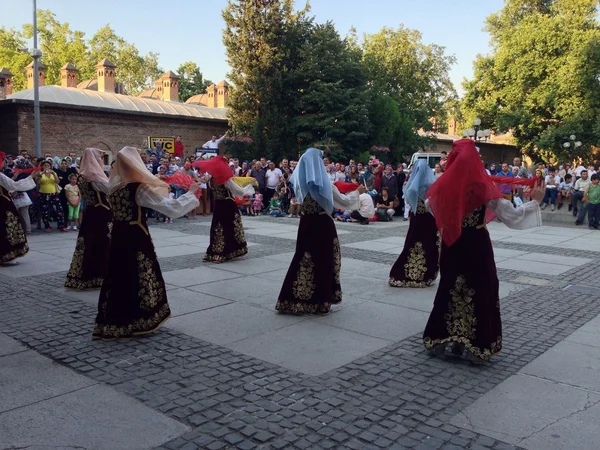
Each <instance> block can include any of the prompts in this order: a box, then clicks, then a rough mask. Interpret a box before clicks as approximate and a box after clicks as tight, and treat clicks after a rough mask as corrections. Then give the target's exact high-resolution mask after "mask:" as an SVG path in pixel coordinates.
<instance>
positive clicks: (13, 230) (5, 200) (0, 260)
mask: <svg viewBox="0 0 600 450" xmlns="http://www.w3.org/2000/svg"><path fill="white" fill-rule="evenodd" d="M4 156H5V153H4V152H0V265H9V264H11V263H12V262H13V261H14V260H15V259H17V258H19V257H21V256H25V255H26V254H27V252H29V245H28V244H27V235H26V234H25V230H24V229H23V225H21V221H20V220H19V212H18V210H17V207H16V206H15V204H14V202H13V199H12V197H11V196H10V192H25V191H29V190H31V189H33V188H35V181H33V178H32V177H31V176H29V177H27V178H25V179H23V180H19V181H14V180H11V179H10V178H8V177H7V176H6V175H4V173H2V171H3V169H4V164H5V161H4Z"/></svg>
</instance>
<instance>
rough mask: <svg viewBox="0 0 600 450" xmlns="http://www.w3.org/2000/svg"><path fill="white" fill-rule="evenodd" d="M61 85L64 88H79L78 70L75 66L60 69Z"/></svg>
mask: <svg viewBox="0 0 600 450" xmlns="http://www.w3.org/2000/svg"><path fill="white" fill-rule="evenodd" d="M60 85H61V86H62V87H71V88H76V87H77V69H76V68H75V66H74V65H73V64H65V65H64V66H62V67H61V68H60Z"/></svg>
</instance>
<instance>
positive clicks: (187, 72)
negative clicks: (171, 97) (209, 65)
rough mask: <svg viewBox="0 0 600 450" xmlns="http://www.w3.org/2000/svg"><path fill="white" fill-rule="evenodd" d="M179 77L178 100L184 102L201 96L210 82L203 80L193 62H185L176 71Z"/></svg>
mask: <svg viewBox="0 0 600 450" xmlns="http://www.w3.org/2000/svg"><path fill="white" fill-rule="evenodd" d="M177 74H178V75H179V99H180V100H181V101H182V102H185V101H186V100H187V99H188V98H190V97H191V96H192V95H196V94H203V93H204V92H205V91H206V88H207V87H208V86H210V85H211V84H212V81H210V80H206V79H204V77H203V76H202V72H200V68H199V67H198V65H197V64H196V63H195V62H192V61H186V62H184V63H183V64H181V65H180V66H179V68H178V69H177Z"/></svg>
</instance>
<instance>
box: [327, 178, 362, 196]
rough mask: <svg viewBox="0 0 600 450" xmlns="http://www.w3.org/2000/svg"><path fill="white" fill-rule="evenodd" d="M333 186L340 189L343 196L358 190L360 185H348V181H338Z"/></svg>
mask: <svg viewBox="0 0 600 450" xmlns="http://www.w3.org/2000/svg"><path fill="white" fill-rule="evenodd" d="M333 185H334V186H335V187H336V188H338V191H340V192H341V193H342V194H347V193H348V192H352V191H355V190H357V189H358V187H359V186H360V184H356V183H348V182H346V181H336V182H335V183H333Z"/></svg>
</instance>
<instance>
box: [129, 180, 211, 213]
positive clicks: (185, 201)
mask: <svg viewBox="0 0 600 450" xmlns="http://www.w3.org/2000/svg"><path fill="white" fill-rule="evenodd" d="M135 200H136V202H137V203H138V205H140V206H143V207H144V208H150V209H153V210H154V211H158V212H159V213H161V214H164V215H165V216H167V217H170V218H171V219H176V218H178V217H181V216H183V215H184V214H187V213H189V212H190V211H191V210H193V209H194V208H197V207H198V205H200V202H199V201H198V199H197V198H196V196H195V195H194V194H192V193H191V192H188V193H186V194H183V195H182V196H181V197H179V198H177V199H174V198H164V197H162V196H161V195H160V194H158V193H156V192H154V191H153V190H152V189H150V188H149V187H148V186H146V185H145V184H142V185H141V186H140V187H139V189H138V190H137V192H136V194H135Z"/></svg>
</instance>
